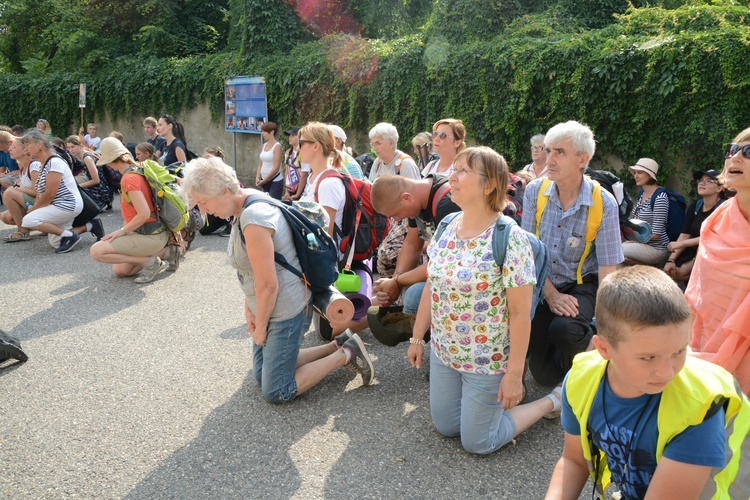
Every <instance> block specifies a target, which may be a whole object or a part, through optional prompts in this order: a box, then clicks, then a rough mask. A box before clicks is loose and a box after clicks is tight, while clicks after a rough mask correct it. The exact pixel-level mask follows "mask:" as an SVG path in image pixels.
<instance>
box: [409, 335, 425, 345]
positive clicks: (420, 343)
mask: <svg viewBox="0 0 750 500" xmlns="http://www.w3.org/2000/svg"><path fill="white" fill-rule="evenodd" d="M409 343H410V344H417V345H422V346H423V345H425V342H424V340H423V339H415V338H414V337H412V338H410V339H409Z"/></svg>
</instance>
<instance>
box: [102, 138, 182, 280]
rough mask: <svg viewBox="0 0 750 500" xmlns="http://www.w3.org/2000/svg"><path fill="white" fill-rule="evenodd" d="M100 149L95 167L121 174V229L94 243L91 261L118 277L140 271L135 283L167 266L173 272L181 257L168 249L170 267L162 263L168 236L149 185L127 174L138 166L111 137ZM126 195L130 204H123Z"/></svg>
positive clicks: (133, 174) (103, 142) (135, 175)
mask: <svg viewBox="0 0 750 500" xmlns="http://www.w3.org/2000/svg"><path fill="white" fill-rule="evenodd" d="M100 149H101V152H102V154H101V157H100V158H99V161H98V162H97V164H98V165H106V164H109V166H110V167H112V168H114V169H115V170H117V171H118V172H120V173H121V174H122V180H121V181H120V186H121V190H122V194H121V198H120V209H121V211H122V219H123V226H122V227H121V228H120V229H118V230H117V231H114V232H111V233H109V234H108V235H106V236H104V237H103V238H102V239H101V241H99V242H97V243H94V246H92V247H91V258H93V259H94V260H96V261H98V262H104V263H105V264H112V270H113V271H114V273H115V274H116V275H117V276H120V277H125V276H132V275H134V274H136V273H138V272H139V271H142V272H141V275H140V276H138V277H137V278H136V279H135V282H136V283H148V282H150V281H152V280H153V279H154V278H155V277H156V275H157V274H159V273H160V272H162V271H164V270H165V269H166V268H167V267H168V266H170V264H171V267H174V268H176V267H177V264H175V262H173V261H175V260H176V259H179V258H180V253H179V251H175V249H173V248H172V247H169V249H170V251H171V252H170V254H171V255H170V256H167V259H168V260H169V263H167V262H162V260H161V259H163V258H165V254H166V253H167V247H166V245H167V241H168V239H169V232H168V231H167V229H166V228H165V227H164V226H163V225H162V223H161V222H159V221H158V220H157V219H156V216H155V215H154V214H156V210H155V209H154V200H153V196H152V194H151V187H150V186H149V184H148V181H147V180H146V178H145V177H144V176H142V175H140V174H138V173H135V172H132V171H129V170H130V169H131V167H137V166H138V164H137V163H136V162H135V160H133V157H132V156H130V152H129V151H128V150H127V149H126V148H125V146H123V144H122V143H121V142H120V141H119V140H117V139H115V138H114V137H107V138H105V139H104V140H102V143H101V146H100ZM126 194H127V197H128V198H129V199H130V202H128V201H126V198H125V195H126Z"/></svg>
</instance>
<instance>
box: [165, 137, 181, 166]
mask: <svg viewBox="0 0 750 500" xmlns="http://www.w3.org/2000/svg"><path fill="white" fill-rule="evenodd" d="M177 148H180V149H181V150H182V152H183V153H185V158H186V159H187V148H186V147H185V144H184V143H183V142H182V141H181V140H179V139H177V138H174V139H172V143H171V144H170V145H169V146H166V147H165V149H164V150H163V151H162V152H161V160H162V161H160V162H159V163H161V164H162V165H164V166H165V167H166V166H167V165H171V164H172V163H177V162H178V161H179V160H178V159H177V153H176V152H175V151H176V150H177Z"/></svg>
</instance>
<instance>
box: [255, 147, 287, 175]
mask: <svg viewBox="0 0 750 500" xmlns="http://www.w3.org/2000/svg"><path fill="white" fill-rule="evenodd" d="M276 146H278V147H281V143H279V142H277V143H276V144H274V145H273V147H271V150H270V151H266V147H265V146H263V151H261V152H260V161H262V162H263V164H262V165H261V167H260V177H261V178H262V179H265V178H266V176H267V175H268V174H269V173H271V170H273V157H274V151H275V149H276ZM281 179H282V177H281V169H279V172H278V173H277V174H276V177H274V178H273V179H272V181H271V182H276V181H280V180H281Z"/></svg>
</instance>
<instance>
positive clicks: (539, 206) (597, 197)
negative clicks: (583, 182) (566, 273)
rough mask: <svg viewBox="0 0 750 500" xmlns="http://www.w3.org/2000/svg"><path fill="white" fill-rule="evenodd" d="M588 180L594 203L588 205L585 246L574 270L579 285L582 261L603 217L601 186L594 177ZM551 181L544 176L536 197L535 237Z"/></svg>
mask: <svg viewBox="0 0 750 500" xmlns="http://www.w3.org/2000/svg"><path fill="white" fill-rule="evenodd" d="M589 180H590V181H591V183H592V184H593V185H594V188H593V191H592V193H591V198H592V199H593V202H594V204H593V205H592V206H591V207H589V217H588V220H587V221H586V246H585V247H584V248H583V255H581V261H580V262H579V263H578V270H577V271H576V281H577V282H578V284H579V285H581V284H583V263H584V261H585V260H586V257H588V256H589V254H590V253H591V247H592V246H593V245H594V240H596V233H598V232H599V226H601V225H602V217H604V201H603V200H602V187H601V185H600V184H599V183H598V182H597V181H595V180H594V179H592V178H590V177H589ZM550 184H552V181H551V180H549V178H548V177H545V178H544V180H543V181H542V185H541V187H540V188H539V194H538V195H537V197H536V237H537V238H539V229H540V228H541V227H542V214H544V209H545V208H546V207H547V202H548V201H549V196H547V194H546V193H547V189H548V188H549V186H550Z"/></svg>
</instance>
